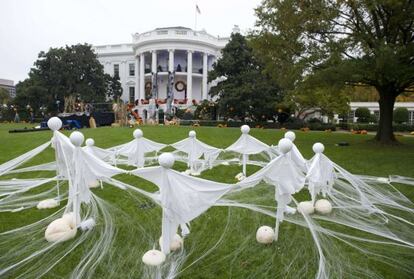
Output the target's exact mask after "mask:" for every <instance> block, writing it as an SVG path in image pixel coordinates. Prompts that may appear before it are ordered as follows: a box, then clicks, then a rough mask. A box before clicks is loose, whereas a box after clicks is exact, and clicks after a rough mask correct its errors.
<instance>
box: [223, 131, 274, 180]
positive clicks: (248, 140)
mask: <svg viewBox="0 0 414 279" xmlns="http://www.w3.org/2000/svg"><path fill="white" fill-rule="evenodd" d="M240 130H241V132H242V134H241V136H240V137H239V138H238V139H237V140H236V142H234V143H233V144H232V145H230V146H229V147H227V148H226V149H225V151H232V152H236V153H239V154H242V156H243V162H242V163H243V174H244V175H245V176H246V165H247V161H248V159H249V155H252V154H258V153H261V152H267V153H268V154H269V157H271V155H270V146H269V145H267V144H265V143H263V142H261V141H260V140H258V139H256V138H254V137H252V136H251V135H249V132H250V127H249V126H248V125H243V126H241V128H240Z"/></svg>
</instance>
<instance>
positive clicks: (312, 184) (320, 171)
mask: <svg viewBox="0 0 414 279" xmlns="http://www.w3.org/2000/svg"><path fill="white" fill-rule="evenodd" d="M308 165H309V170H308V173H307V174H306V180H307V181H308V190H309V193H310V194H311V197H312V203H313V204H314V203H315V200H316V196H317V195H318V194H320V193H322V195H323V196H324V197H326V195H327V194H330V193H331V189H332V186H333V185H334V183H335V178H336V174H335V170H334V165H333V164H332V162H331V160H329V159H328V158H327V157H326V156H325V155H324V154H322V153H316V154H315V155H314V156H313V157H312V159H310V160H309V162H308Z"/></svg>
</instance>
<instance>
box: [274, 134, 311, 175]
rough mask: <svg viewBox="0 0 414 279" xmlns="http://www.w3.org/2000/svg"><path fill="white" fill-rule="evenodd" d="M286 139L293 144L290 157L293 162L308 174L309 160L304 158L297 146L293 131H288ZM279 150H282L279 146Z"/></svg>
mask: <svg viewBox="0 0 414 279" xmlns="http://www.w3.org/2000/svg"><path fill="white" fill-rule="evenodd" d="M284 138H285V139H288V140H290V141H291V142H292V150H291V151H290V152H289V156H291V158H292V160H293V162H295V164H296V165H297V166H298V167H299V168H300V169H301V170H302V171H303V172H304V173H306V172H307V165H306V164H307V160H306V159H305V158H304V157H303V155H302V153H300V151H299V149H298V148H297V146H296V144H295V139H296V134H295V133H294V132H292V131H288V132H286V133H285V136H284ZM278 148H280V147H279V146H278Z"/></svg>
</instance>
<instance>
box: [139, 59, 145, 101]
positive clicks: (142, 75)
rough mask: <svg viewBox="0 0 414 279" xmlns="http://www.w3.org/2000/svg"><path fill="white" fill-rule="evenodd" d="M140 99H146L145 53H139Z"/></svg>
mask: <svg viewBox="0 0 414 279" xmlns="http://www.w3.org/2000/svg"><path fill="white" fill-rule="evenodd" d="M139 99H140V101H141V99H145V55H144V53H141V54H140V55H139Z"/></svg>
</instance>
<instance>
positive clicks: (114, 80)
mask: <svg viewBox="0 0 414 279" xmlns="http://www.w3.org/2000/svg"><path fill="white" fill-rule="evenodd" d="M105 79H106V82H107V86H108V88H107V96H108V97H109V98H112V99H113V100H116V101H118V100H119V98H120V97H121V96H122V86H121V82H120V81H119V76H118V75H114V76H113V77H111V76H110V75H108V74H105Z"/></svg>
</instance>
